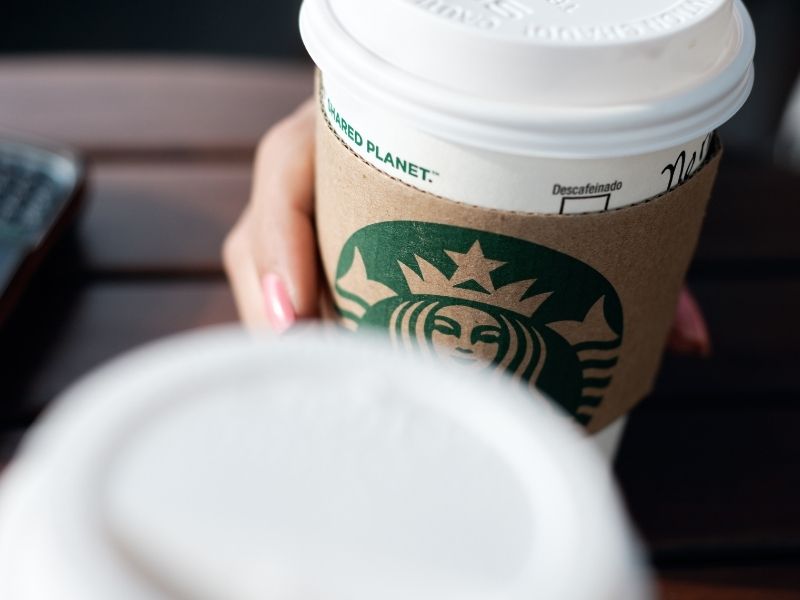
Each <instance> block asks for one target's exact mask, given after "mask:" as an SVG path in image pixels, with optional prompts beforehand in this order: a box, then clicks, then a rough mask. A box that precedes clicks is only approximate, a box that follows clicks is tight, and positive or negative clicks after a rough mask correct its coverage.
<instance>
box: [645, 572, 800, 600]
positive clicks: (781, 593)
mask: <svg viewBox="0 0 800 600" xmlns="http://www.w3.org/2000/svg"><path fill="white" fill-rule="evenodd" d="M658 591H659V597H660V598H661V600H798V598H800V563H793V564H778V565H769V564H768V565H763V564H762V565H759V564H755V565H739V566H737V567H736V568H731V567H728V568H714V569H700V570H691V571H676V572H670V571H667V572H662V573H660V574H659V576H658Z"/></svg>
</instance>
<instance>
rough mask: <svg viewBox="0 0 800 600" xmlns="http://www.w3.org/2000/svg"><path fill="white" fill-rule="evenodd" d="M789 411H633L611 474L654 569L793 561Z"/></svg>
mask: <svg viewBox="0 0 800 600" xmlns="http://www.w3.org/2000/svg"><path fill="white" fill-rule="evenodd" d="M798 419H800V409H798V407H789V408H770V407H763V406H757V405H755V406H751V407H747V408H735V409H729V410H711V409H708V410H705V409H694V410H691V411H689V410H684V411H672V412H667V411H662V412H646V411H642V410H637V411H634V412H633V414H632V416H631V419H630V422H629V426H628V428H627V430H626V432H625V435H624V438H623V441H622V445H621V448H620V454H619V456H618V458H617V461H616V472H617V476H618V479H619V481H620V484H621V486H622V489H623V491H624V494H625V497H626V500H627V503H628V507H629V510H630V512H631V514H632V516H633V518H634V521H635V523H636V524H637V525H638V527H639V528H640V530H641V532H642V534H643V536H644V539H645V540H646V541H647V544H648V546H649V547H650V549H651V550H652V551H653V552H654V556H655V559H656V561H657V562H658V561H661V563H662V564H667V565H668V564H670V563H675V562H676V561H677V562H680V560H679V559H682V558H683V559H688V558H692V557H693V556H694V557H695V559H696V560H698V561H702V562H706V563H707V562H708V561H709V560H710V559H713V557H714V556H715V555H716V556H717V557H718V558H726V557H727V558H729V559H730V558H736V559H743V558H747V557H749V558H751V559H752V558H754V557H757V556H758V555H759V554H767V555H773V556H779V555H782V554H792V553H794V555H795V558H796V559H798V560H800V511H798V510H797V507H798V506H800V469H798V468H797V465H798V464H800V436H798V435H797V423H798Z"/></svg>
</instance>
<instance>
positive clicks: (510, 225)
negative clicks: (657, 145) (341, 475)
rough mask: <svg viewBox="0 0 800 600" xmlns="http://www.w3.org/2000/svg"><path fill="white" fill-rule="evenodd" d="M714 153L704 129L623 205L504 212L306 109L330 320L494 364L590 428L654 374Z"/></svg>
mask: <svg viewBox="0 0 800 600" xmlns="http://www.w3.org/2000/svg"><path fill="white" fill-rule="evenodd" d="M720 157H721V147H720V144H719V142H718V140H715V143H714V150H713V151H712V152H711V153H710V154H709V159H708V160H707V162H706V164H705V165H704V166H703V167H701V168H700V169H698V170H697V171H696V172H695V173H694V175H693V176H692V177H691V178H690V179H688V180H686V181H685V182H683V183H682V184H681V185H680V186H678V187H677V188H675V189H673V190H672V191H670V192H668V193H666V194H663V195H661V196H659V197H656V198H654V199H652V200H649V201H647V202H644V203H640V204H637V205H634V206H630V207H626V208H621V209H617V210H611V211H606V212H599V213H586V214H579V215H549V214H548V215H545V214H530V213H521V212H509V211H501V210H493V209H486V208H479V207H475V206H470V205H466V204H462V203H459V202H454V201H451V200H447V199H444V198H440V197H437V196H434V195H432V194H430V193H427V192H423V191H420V190H418V189H415V188H413V187H410V186H408V185H406V184H405V183H402V182H400V181H397V180H395V179H393V178H391V177H390V176H388V175H386V174H384V173H382V172H380V171H378V170H377V169H375V168H374V167H372V166H371V165H369V164H367V163H365V162H364V161H363V160H362V159H361V158H359V157H358V156H357V155H355V154H354V153H352V152H351V150H350V149H349V148H348V147H347V146H346V145H345V144H344V143H342V141H341V140H340V139H339V138H338V137H337V135H336V133H335V132H333V131H332V130H331V129H330V127H329V126H328V123H327V121H326V119H325V118H324V116H323V115H322V114H321V113H318V119H317V144H316V218H317V223H316V225H317V232H318V238H319V248H320V253H321V258H322V264H323V268H324V272H325V276H326V279H327V282H328V284H329V286H330V289H331V294H332V296H333V299H334V302H335V304H336V307H337V309H338V313H339V315H340V318H341V321H342V324H343V325H344V326H345V327H348V328H349V329H352V330H359V329H362V328H365V327H373V328H378V329H382V330H384V331H386V332H387V333H388V335H389V337H390V338H391V340H392V343H393V344H395V345H396V346H398V347H401V348H402V347H408V348H416V349H418V350H419V351H420V352H423V353H428V354H430V355H438V356H441V357H442V358H444V359H446V360H453V361H455V362H458V363H462V364H463V365H464V368H468V369H485V370H487V371H488V372H489V373H491V374H492V375H493V376H500V375H499V374H501V373H507V374H509V375H511V376H512V377H515V378H517V379H518V380H520V381H521V382H522V383H523V384H524V385H529V386H532V387H536V388H539V389H540V390H542V391H543V392H545V394H547V395H548V396H549V397H550V398H552V399H553V400H555V401H556V402H557V403H558V404H560V405H561V406H563V407H564V408H565V409H566V410H567V411H568V412H569V413H570V414H572V415H573V416H574V417H575V419H576V420H577V421H578V422H580V423H581V424H583V425H585V426H586V428H587V429H588V430H589V431H590V432H595V431H599V430H601V429H603V428H604V427H606V426H607V425H609V424H610V423H612V422H613V421H615V420H616V419H617V418H619V417H620V416H622V415H624V414H625V413H627V412H628V411H630V410H631V408H632V407H633V406H634V405H635V404H636V403H637V402H639V401H640V400H641V399H642V398H643V397H645V396H646V395H647V394H648V393H649V392H650V391H651V389H652V387H653V382H654V379H655V376H656V373H657V371H658V367H659V364H660V361H661V357H662V353H663V350H664V345H665V343H666V339H667V335H668V333H669V329H670V326H671V324H672V320H673V317H674V312H675V306H676V302H677V298H678V293H679V291H680V289H681V286H682V284H683V281H684V277H685V275H686V271H687V269H688V266H689V262H690V260H691V258H692V255H693V254H694V251H695V248H696V245H697V240H698V237H699V234H700V229H701V226H702V222H703V218H704V215H705V212H706V206H707V204H708V200H709V197H710V194H711V190H712V187H713V184H714V179H715V176H716V173H717V169H718V166H719V162H720ZM364 368H367V369H368V368H369V365H365V366H364Z"/></svg>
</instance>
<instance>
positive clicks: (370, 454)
mask: <svg viewBox="0 0 800 600" xmlns="http://www.w3.org/2000/svg"><path fill="white" fill-rule="evenodd" d="M310 366H311V368H310ZM443 368H444V367H443V366H440V365H436V366H435V367H434V366H431V365H430V364H422V363H420V362H417V360H416V359H414V358H409V357H407V356H400V355H396V354H393V353H391V352H390V351H389V350H387V349H386V348H385V347H384V346H383V345H382V344H381V345H378V344H377V343H376V342H372V343H365V342H364V341H363V340H361V341H358V340H355V339H352V338H349V337H343V336H342V335H341V334H336V335H334V334H326V335H324V336H321V335H320V333H319V331H306V332H301V333H299V334H297V335H293V336H290V337H289V338H286V339H282V340H280V341H275V340H263V339H262V340H254V339H252V338H248V337H246V336H244V335H242V334H240V333H233V332H216V333H205V334H199V335H198V334H195V335H190V336H185V337H183V338H180V339H176V340H172V341H168V342H166V343H162V344H159V345H157V346H153V347H151V348H148V349H146V350H144V351H140V352H138V353H136V354H134V355H132V356H129V357H127V358H124V359H122V360H120V361H117V362H115V363H114V364H112V365H111V366H109V367H106V368H105V369H103V370H102V371H100V372H98V373H96V374H95V375H92V376H91V377H90V378H89V379H87V380H86V381H84V382H83V383H81V384H79V385H78V386H77V387H76V388H74V389H73V390H72V391H71V392H69V393H68V394H67V397H66V398H64V399H63V400H62V401H61V402H60V403H59V405H58V406H57V408H56V410H55V411H54V412H52V413H51V414H49V415H48V416H47V418H46V419H45V420H44V422H43V423H42V424H41V425H39V426H38V427H37V429H36V431H35V433H34V435H33V437H32V438H31V439H29V440H28V442H27V444H26V445H25V447H24V449H23V452H22V454H21V456H20V457H19V458H18V459H17V460H16V462H15V464H13V465H12V467H11V469H10V472H9V473H8V474H7V475H6V476H5V480H4V482H3V486H2V488H0V597H3V598H14V599H15V600H33V599H36V600H39V599H45V598H47V599H51V598H59V599H61V600H73V599H75V600H77V599H80V600H93V599H95V598H97V599H103V600H105V599H107V598H114V599H115V600H126V599H132V600H133V599H135V600H141V599H151V598H152V599H156V598H173V597H180V598H186V599H193V598H196V599H201V598H202V599H215V598H219V599H231V598H237V599H239V598H241V599H250V598H252V599H255V598H259V599H260V598H273V599H277V600H281V599H289V598H291V599H295V600H305V599H321V600H329V599H330V600H339V599H342V600H344V599H350V600H359V599H365V600H366V599H370V600H373V599H375V598H380V599H381V600H394V599H397V600H399V599H404V600H407V599H408V598H415V599H420V600H425V599H427V598H430V599H434V598H435V599H437V600H440V599H441V598H460V599H484V598H485V599H490V598H491V599H493V600H502V599H516V598H519V599H523V598H524V599H526V600H528V599H529V598H531V597H539V598H559V599H562V600H571V599H592V600H602V599H614V600H624V599H626V598H631V599H634V598H635V599H637V600H639V599H642V598H647V597H649V592H648V588H647V585H646V583H645V581H644V577H643V574H642V571H641V567H640V565H639V563H638V559H637V556H636V554H635V546H634V543H633V542H632V541H631V538H630V537H629V535H630V534H629V529H628V527H627V525H626V523H625V519H624V517H623V514H622V512H621V510H620V507H619V503H618V501H617V498H616V495H615V492H614V489H613V484H612V481H611V475H610V473H609V471H608V468H607V465H605V463H604V462H603V461H602V460H601V459H599V458H598V457H597V456H595V454H594V452H593V451H592V448H591V442H589V441H588V440H586V439H584V438H583V437H582V436H580V435H579V434H578V433H577V432H576V430H574V429H573V428H572V427H571V426H570V425H569V424H568V422H567V421H566V419H564V418H563V417H561V416H560V415H557V414H556V413H555V412H554V411H553V409H551V408H550V407H549V406H548V405H546V404H545V402H542V401H539V402H537V401H532V400H531V398H530V396H529V395H528V394H527V393H526V392H524V391H523V390H522V389H521V388H518V387H516V386H515V385H514V384H511V383H507V382H505V381H501V382H499V383H498V382H494V383H490V382H488V380H486V379H479V378H473V377H472V376H471V375H469V376H465V375H464V373H462V372H458V373H457V374H454V373H452V372H446V373H442V372H441V369H443ZM312 374H313V375H312Z"/></svg>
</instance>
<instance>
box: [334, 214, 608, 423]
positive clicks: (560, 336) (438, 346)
mask: <svg viewBox="0 0 800 600" xmlns="http://www.w3.org/2000/svg"><path fill="white" fill-rule="evenodd" d="M335 300H336V304H337V307H338V309H339V312H340V314H341V316H342V319H343V322H344V324H345V326H347V327H348V328H350V329H352V330H357V329H359V328H360V327H361V326H363V325H366V326H373V327H379V328H382V329H384V330H388V333H389V335H390V337H391V339H392V341H393V343H394V344H395V345H399V346H402V347H407V348H418V349H420V350H421V351H422V352H425V353H435V354H437V355H439V356H441V357H443V358H445V359H448V360H452V361H454V362H457V363H459V364H462V365H466V366H468V367H470V368H475V369H486V368H492V369H494V370H496V371H506V372H508V373H510V374H512V375H513V376H514V377H517V378H519V379H521V380H523V381H526V382H528V383H529V384H530V385H531V386H536V387H538V388H540V389H541V390H543V391H544V392H545V393H547V394H548V395H549V396H550V397H551V398H553V399H555V400H556V401H558V402H559V403H560V404H562V405H563V406H564V407H565V408H566V409H567V410H568V411H569V412H571V413H572V414H573V415H574V416H575V418H576V419H577V420H578V421H580V422H581V423H584V424H588V423H589V421H591V418H592V416H593V414H594V412H595V410H596V408H597V407H598V406H599V405H600V403H601V402H602V400H603V395H604V394H605V391H606V389H607V388H608V386H609V384H610V383H611V374H612V371H613V368H614V367H615V366H616V364H617V354H618V350H619V346H620V343H621V341H622V307H621V306H620V302H619V299H618V297H617V294H616V292H615V291H614V288H613V287H612V286H611V285H610V284H609V283H608V281H606V279H605V278H603V277H602V275H600V274H599V273H597V271H595V270H594V269H592V268H591V267H589V266H587V265H585V264H584V263H582V262H580V261H578V260H576V259H574V258H571V257H569V256H567V255H565V254H561V253H559V252H556V251H554V250H551V249H549V248H545V247H544V246H539V245H538V244H533V243H531V242H527V241H524V240H519V239H516V238H512V237H508V236H503V235H497V234H493V233H488V232H484V231H478V230H474V229H465V228H461V227H454V226H449V225H439V224H434V223H420V222H413V221H392V222H387V223H377V224H375V225H370V226H368V227H365V228H364V229H361V230H360V231H357V232H356V233H355V234H354V235H353V236H352V237H351V238H350V239H349V240H348V242H347V243H346V244H345V246H344V248H343V250H342V253H341V255H340V257H339V264H338V268H337V274H336V286H335Z"/></svg>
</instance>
